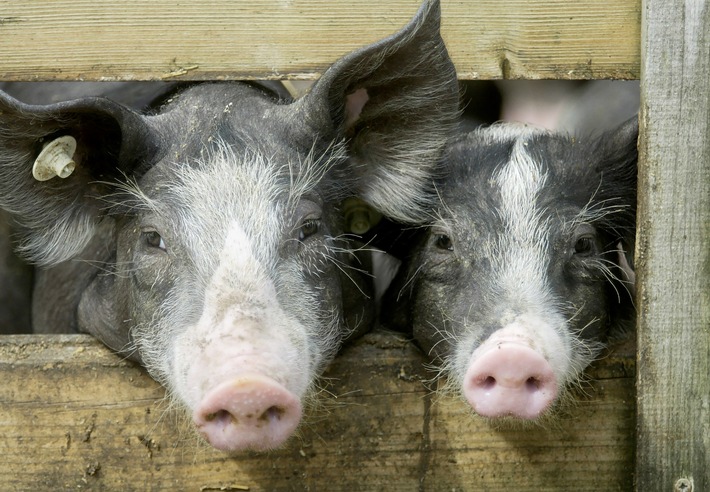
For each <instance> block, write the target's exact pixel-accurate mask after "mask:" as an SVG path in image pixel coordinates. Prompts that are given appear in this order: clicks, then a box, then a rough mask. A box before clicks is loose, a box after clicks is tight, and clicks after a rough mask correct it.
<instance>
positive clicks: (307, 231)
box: [298, 219, 320, 241]
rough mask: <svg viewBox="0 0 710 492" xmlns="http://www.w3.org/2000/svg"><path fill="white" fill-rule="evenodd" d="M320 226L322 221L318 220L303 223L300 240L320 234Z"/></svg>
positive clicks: (299, 235) (300, 229)
mask: <svg viewBox="0 0 710 492" xmlns="http://www.w3.org/2000/svg"><path fill="white" fill-rule="evenodd" d="M319 226H320V221H319V220H318V219H308V220H305V221H303V224H301V227H300V228H299V229H298V240H299V241H303V240H305V239H306V238H307V237H309V236H312V235H313V234H315V233H316V232H318V228H319Z"/></svg>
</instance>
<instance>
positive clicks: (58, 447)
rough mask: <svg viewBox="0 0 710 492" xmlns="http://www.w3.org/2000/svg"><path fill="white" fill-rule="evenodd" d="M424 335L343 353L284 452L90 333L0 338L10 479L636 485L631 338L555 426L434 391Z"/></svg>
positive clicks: (346, 486)
mask: <svg viewBox="0 0 710 492" xmlns="http://www.w3.org/2000/svg"><path fill="white" fill-rule="evenodd" d="M422 363H423V358H422V356H421V355H420V353H419V352H418V351H417V350H416V348H415V347H414V346H413V345H412V344H411V343H408V342H407V341H405V340H403V339H402V338H401V337H400V336H399V335H393V334H389V333H381V332H378V333H373V334H370V335H367V336H366V337H364V338H362V339H361V340H359V341H357V342H356V343H355V344H354V345H353V346H351V347H349V348H347V349H346V350H345V352H344V353H343V354H342V355H341V356H339V357H338V359H337V360H336V361H335V362H334V363H333V364H332V366H331V368H330V369H329V371H328V372H327V374H326V375H325V377H324V378H323V382H322V385H323V386H324V390H323V391H322V394H321V395H320V397H319V401H320V404H319V405H318V408H314V409H311V411H310V412H309V414H308V417H307V419H306V422H305V424H304V425H302V427H301V430H300V433H299V435H298V436H297V437H295V438H293V439H292V440H291V441H290V442H289V443H288V445H287V446H286V448H285V449H282V450H280V451H274V452H271V453H268V454H261V455H260V454H248V455H242V456H238V457H228V456H225V455H223V454H222V453H219V452H217V451H214V450H212V449H210V448H207V447H206V446H205V445H204V444H200V443H199V442H197V440H196V438H195V437H194V436H193V434H192V433H191V431H190V430H189V429H188V427H187V426H186V425H185V419H184V416H181V413H180V412H178V411H175V410H171V409H170V407H169V404H168V403H166V401H165V400H163V396H164V393H163V390H162V389H161V388H160V387H159V386H158V385H157V384H156V383H155V382H154V381H153V380H152V379H151V378H150V377H148V376H147V375H146V373H145V372H144V371H143V370H142V369H140V368H139V367H137V366H135V365H134V364H132V363H129V362H126V361H124V360H121V359H120V358H119V357H117V356H115V355H113V354H112V353H110V352H109V351H108V350H107V349H105V348H104V347H103V346H102V345H100V344H99V343H98V342H96V341H95V340H93V339H91V338H90V337H88V336H81V335H75V336H67V335H65V336H52V337H46V336H20V335H18V336H6V337H0V377H1V378H2V381H3V384H2V385H0V455H1V456H2V461H3V466H2V468H1V470H2V471H0V490H121V491H132V490H140V491H150V490H169V489H171V490H194V491H217V490H226V491H235V490H250V491H262V490H263V491H272V490H299V491H301V490H328V491H339V490H342V491H358V490H362V491H371V490H388V491H398V490H402V491H412V490H447V491H451V490H459V491H460V490H506V491H509V490H516V491H522V490H536V491H537V490H629V489H630V487H631V484H632V480H633V477H632V469H633V443H634V427H635V419H634V385H633V377H634V358H633V349H631V350H629V349H626V350H617V351H615V352H612V353H611V354H610V355H608V356H607V357H606V358H604V359H603V360H601V361H599V362H598V363H596V364H595V365H594V366H593V367H592V368H591V369H590V371H589V376H590V377H591V378H593V380H594V382H592V383H590V384H588V385H586V386H585V389H586V393H587V396H586V397H584V398H581V400H580V401H579V402H578V404H577V405H576V407H574V408H572V409H571V410H570V411H569V412H567V414H566V416H565V417H563V418H562V419H561V420H560V421H559V423H558V425H555V426H551V427H549V428H547V429H543V428H532V429H528V430H517V431H515V430H495V429H492V428H491V427H490V426H489V425H488V424H487V423H486V422H484V421H482V420H481V419H478V418H475V417H473V416H472V415H471V414H470V412H469V410H468V409H467V407H466V405H465V404H464V403H463V402H462V401H458V400H456V399H454V398H453V397H445V396H433V394H432V392H431V391H430V390H429V389H428V388H427V384H426V383H425V382H426V380H428V379H429V378H431V376H432V375H431V373H429V372H427V371H426V370H425V369H424V368H423V365H422Z"/></svg>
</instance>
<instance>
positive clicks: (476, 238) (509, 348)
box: [383, 118, 638, 422]
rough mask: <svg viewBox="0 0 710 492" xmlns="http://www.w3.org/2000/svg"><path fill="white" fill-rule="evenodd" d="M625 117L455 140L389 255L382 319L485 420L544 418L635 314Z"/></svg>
mask: <svg viewBox="0 0 710 492" xmlns="http://www.w3.org/2000/svg"><path fill="white" fill-rule="evenodd" d="M637 134H638V123H637V121H636V118H633V119H631V120H629V121H628V122H626V123H624V124H622V125H621V126H620V127H619V128H617V129H615V130H613V131H609V132H607V133H604V134H602V135H601V136H599V137H598V138H581V137H571V136H567V135H565V134H562V133H555V132H547V131H543V130H535V129H532V128H530V127H527V126H524V125H520V124H510V123H507V124H505V123H504V124H498V125H493V126H491V127H488V128H483V129H479V130H476V131H473V132H470V133H468V134H465V135H462V136H460V137H458V138H455V139H454V140H453V141H452V143H450V145H449V146H448V149H447V152H446V155H445V158H444V163H443V167H444V169H445V170H444V175H443V177H442V178H441V179H439V180H438V181H437V188H438V193H439V196H440V205H439V206H438V207H437V208H436V209H434V210H433V211H432V214H431V219H430V223H429V225H428V226H427V227H426V228H423V229H419V230H415V232H414V234H413V235H414V237H413V238H411V237H410V238H408V239H409V240H408V241H405V243H406V244H405V245H404V246H403V247H402V246H400V252H401V253H402V255H403V257H404V258H405V260H404V264H403V266H402V268H401V270H400V272H399V273H398V276H397V278H395V280H394V281H393V284H392V285H391V286H390V289H389V291H388V293H387V295H386V298H385V300H384V302H383V305H384V306H385V307H384V308H383V309H384V311H383V320H384V321H385V323H386V324H389V325H390V326H392V327H395V328H398V329H411V330H413V334H414V338H415V340H416V341H417V342H418V343H419V345H420V346H421V347H422V348H423V349H424V351H425V352H427V353H429V354H431V355H432V356H433V357H435V358H436V359H437V361H438V363H439V367H440V370H441V372H442V373H444V374H446V375H447V376H448V384H449V386H450V389H452V390H453V391H454V392H456V393H457V394H460V395H462V396H463V397H464V398H465V399H466V400H467V401H468V403H469V404H470V405H471V407H472V408H473V410H474V411H475V412H476V413H478V414H480V415H483V416H486V417H492V418H495V419H496V421H499V422H500V421H518V422H523V421H537V422H539V421H540V419H541V418H549V417H551V416H554V415H555V413H556V412H555V411H554V409H556V408H559V405H558V403H559V402H560V401H561V400H564V398H562V396H563V395H565V394H569V393H566V392H565V391H564V390H565V388H566V387H568V386H570V385H574V384H576V383H578V382H579V378H580V375H581V372H582V371H583V370H584V369H585V367H586V366H587V365H588V364H589V363H590V362H591V361H592V360H593V359H594V358H595V357H596V356H598V354H599V352H600V349H601V348H602V347H603V344H604V342H605V341H606V340H607V337H608V336H609V334H610V330H611V329H613V327H618V326H619V325H621V324H623V323H624V322H625V321H626V320H630V319H632V318H633V306H632V299H631V294H630V290H629V289H630V285H629V284H630V282H629V281H628V278H627V277H626V276H625V272H624V271H623V268H622V265H623V264H624V263H625V261H624V260H625V258H626V256H625V255H630V254H632V252H633V242H634V235H635V214H636V164H637V150H636V140H637Z"/></svg>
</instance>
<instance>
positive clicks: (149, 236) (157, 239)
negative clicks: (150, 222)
mask: <svg viewBox="0 0 710 492" xmlns="http://www.w3.org/2000/svg"><path fill="white" fill-rule="evenodd" d="M143 239H144V240H145V243H146V244H147V245H148V246H150V247H151V248H158V249H161V250H163V251H167V249H168V248H167V247H166V246H165V241H163V238H162V236H161V235H160V234H158V233H157V232H156V231H146V232H144V233H143Z"/></svg>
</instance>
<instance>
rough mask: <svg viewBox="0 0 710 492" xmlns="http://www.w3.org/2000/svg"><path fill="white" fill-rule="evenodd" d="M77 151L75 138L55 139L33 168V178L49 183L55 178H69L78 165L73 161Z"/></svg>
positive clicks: (44, 150)
mask: <svg viewBox="0 0 710 492" xmlns="http://www.w3.org/2000/svg"><path fill="white" fill-rule="evenodd" d="M75 151H76V140H75V139H74V137H72V136H69V135H65V136H63V137H59V138H55V139H54V140H52V141H51V142H49V143H48V144H47V145H45V146H44V148H43V149H42V152H40V153H39V155H38V156H37V159H35V163H34V166H32V176H34V178H35V179H36V180H37V181H47V180H49V179H52V178H53V177H55V176H59V177H60V178H62V179H64V178H68V177H69V176H70V175H71V173H73V172H74V168H75V167H76V163H75V162H74V161H73V160H72V158H73V157H74V152H75Z"/></svg>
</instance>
